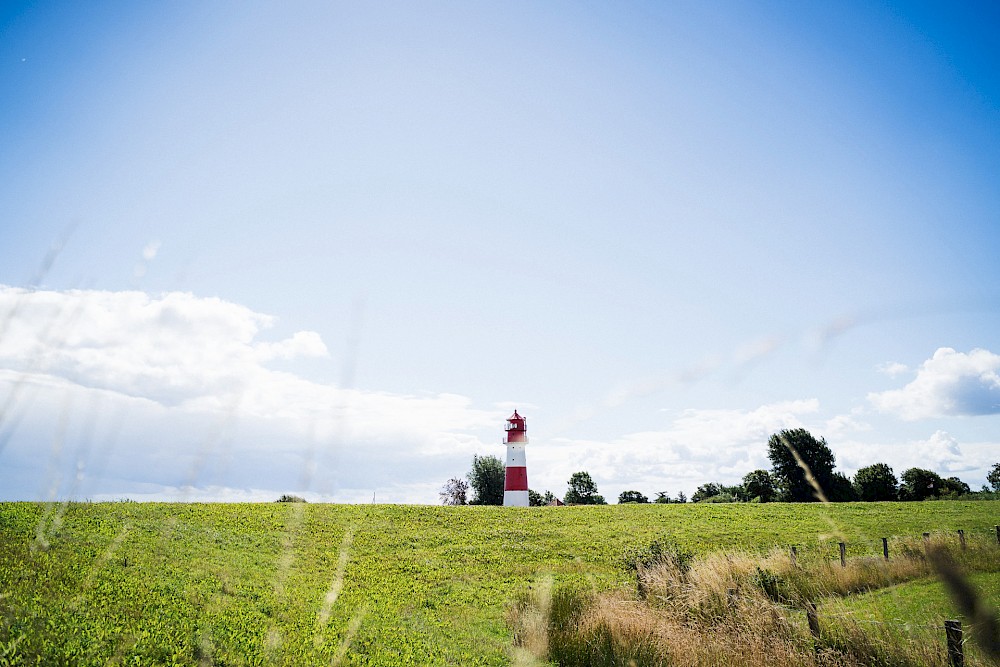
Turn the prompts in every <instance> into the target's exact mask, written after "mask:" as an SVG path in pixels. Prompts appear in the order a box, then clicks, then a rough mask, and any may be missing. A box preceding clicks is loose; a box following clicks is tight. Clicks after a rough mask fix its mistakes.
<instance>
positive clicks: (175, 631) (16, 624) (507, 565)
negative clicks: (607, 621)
mask: <svg viewBox="0 0 1000 667" xmlns="http://www.w3.org/2000/svg"><path fill="white" fill-rule="evenodd" d="M997 523H1000V502H968V503H963V502H928V503H878V504H861V503H851V504H843V505H828V506H820V505H817V504H809V505H782V504H767V505H750V504H742V505H626V506H605V507H565V508H530V509H516V508H496V507H430V506H389V505H370V506H364V505H355V506H350V505H304V504H298V503H294V504H286V503H281V504H277V503H272V504H231V505H229V504H227V505H222V504H217V505H199V504H139V503H101V504H90V503H82V504H69V505H38V504H27V503H6V504H0V616H2V618H0V665H5V664H36V661H40V662H41V663H42V664H67V665H69V664H73V665H98V664H100V665H104V664H109V663H110V664H168V665H169V664H183V665H190V664H215V665H243V664H250V665H256V664H289V665H291V664H338V663H339V664H351V665H402V664H413V665H430V664H453V665H503V664H508V663H509V657H508V656H509V650H510V644H511V636H510V630H509V628H508V627H507V624H506V622H505V609H506V606H507V604H508V602H509V601H510V600H511V599H512V598H513V597H514V595H515V594H516V593H517V592H519V591H522V590H524V589H525V588H526V587H527V586H529V585H531V584H532V583H533V582H536V581H538V580H540V579H541V578H542V577H545V576H550V575H551V576H552V577H554V578H555V579H556V581H557V582H558V581H569V580H579V581H583V582H587V583H588V584H590V585H593V586H594V587H595V588H597V589H604V588H611V587H615V586H625V585H632V583H630V582H631V580H630V578H629V575H628V574H626V573H625V571H624V570H623V569H622V567H621V562H622V554H623V552H624V551H625V550H626V549H628V548H632V547H644V546H646V545H648V544H649V542H651V541H652V540H653V539H656V538H664V537H666V538H669V539H672V540H674V541H676V542H677V543H679V544H681V545H683V546H685V547H686V548H688V549H690V550H692V551H695V552H699V553H707V552H711V551H717V550H750V551H768V550H770V549H772V548H774V547H776V546H782V547H783V546H787V545H790V544H796V545H798V547H799V553H800V557H802V558H831V559H832V558H836V557H837V546H836V542H838V541H846V542H847V543H848V553H849V554H850V555H852V556H860V555H875V554H880V553H881V542H880V539H879V538H880V537H882V536H886V537H890V538H891V537H896V536H899V537H915V536H919V535H920V534H921V533H922V532H934V533H945V534H954V531H956V530H957V529H959V528H961V529H964V530H965V532H966V535H967V536H968V537H969V539H970V540H981V541H987V540H995V539H996V538H995V533H994V525H995V524H997ZM633 583H634V582H633Z"/></svg>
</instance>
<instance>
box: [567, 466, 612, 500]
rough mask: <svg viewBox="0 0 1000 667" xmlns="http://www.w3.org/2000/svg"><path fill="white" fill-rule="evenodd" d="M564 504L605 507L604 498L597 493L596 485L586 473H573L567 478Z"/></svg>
mask: <svg viewBox="0 0 1000 667" xmlns="http://www.w3.org/2000/svg"><path fill="white" fill-rule="evenodd" d="M564 502H565V503H566V504H567V505H606V504H607V503H606V502H605V500H604V496H601V495H599V494H598V493H597V484H595V483H594V480H593V478H592V477H591V476H590V473H588V472H575V473H573V474H572V475H571V476H570V478H569V490H568V491H567V492H566V497H565V499H564Z"/></svg>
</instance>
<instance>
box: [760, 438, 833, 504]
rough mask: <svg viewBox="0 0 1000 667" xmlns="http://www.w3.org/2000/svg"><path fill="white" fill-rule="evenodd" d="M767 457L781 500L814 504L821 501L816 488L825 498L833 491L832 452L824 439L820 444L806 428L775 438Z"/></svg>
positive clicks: (769, 447) (772, 440)
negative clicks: (769, 460)
mask: <svg viewBox="0 0 1000 667" xmlns="http://www.w3.org/2000/svg"><path fill="white" fill-rule="evenodd" d="M767 456H768V458H769V459H771V466H772V467H771V474H772V475H774V479H775V482H777V485H778V488H779V490H780V496H781V499H782V500H784V501H786V502H793V503H796V502H798V503H803V502H813V501H816V500H819V495H818V489H817V488H816V487H817V486H818V487H819V489H821V490H822V492H823V494H824V495H825V494H827V493H829V490H830V489H831V488H832V487H833V484H834V480H833V465H834V463H835V460H836V459H835V458H834V456H833V451H831V449H830V447H829V446H828V445H827V444H826V440H825V439H824V438H820V439H819V440H817V439H816V438H814V437H813V436H812V434H811V433H809V431H807V430H805V429H804V428H796V429H790V430H783V431H780V432H778V433H775V434H774V435H772V436H771V437H770V438H769V439H768V441H767ZM800 461H801V463H800ZM807 470H808V472H807Z"/></svg>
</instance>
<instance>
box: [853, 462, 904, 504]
mask: <svg viewBox="0 0 1000 667" xmlns="http://www.w3.org/2000/svg"><path fill="white" fill-rule="evenodd" d="M854 489H855V490H856V491H857V492H858V498H859V499H860V500H864V501H865V502H875V501H878V500H896V498H898V497H899V481H898V480H897V479H896V475H895V474H894V473H893V472H892V468H890V467H889V466H888V465H886V464H885V463H873V464H872V465H870V466H865V467H864V468H860V469H859V470H858V471H857V472H856V473H855V474H854Z"/></svg>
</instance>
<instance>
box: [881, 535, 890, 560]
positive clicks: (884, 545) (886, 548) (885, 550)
mask: <svg viewBox="0 0 1000 667" xmlns="http://www.w3.org/2000/svg"><path fill="white" fill-rule="evenodd" d="M882 555H883V556H885V559H886V560H889V538H888V537H883V538H882Z"/></svg>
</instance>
